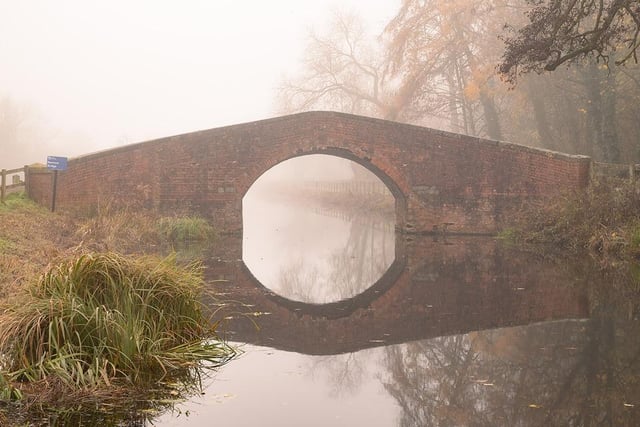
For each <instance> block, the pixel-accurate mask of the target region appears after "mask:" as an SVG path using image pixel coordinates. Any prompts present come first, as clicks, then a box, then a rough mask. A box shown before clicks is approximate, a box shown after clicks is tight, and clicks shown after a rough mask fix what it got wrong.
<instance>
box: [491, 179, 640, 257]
mask: <svg viewBox="0 0 640 427" xmlns="http://www.w3.org/2000/svg"><path fill="white" fill-rule="evenodd" d="M499 237H501V238H503V239H505V240H509V241H512V242H514V243H516V244H519V245H526V246H529V247H531V248H534V249H535V250H543V251H544V250H545V248H551V249H552V250H554V251H558V250H560V251H564V252H567V253H571V254H575V253H581V252H584V251H585V250H588V251H589V253H591V254H592V255H593V256H594V257H595V258H596V259H597V260H598V261H599V262H600V264H601V265H602V266H604V267H616V266H617V265H618V264H620V263H625V262H634V261H635V262H637V261H640V183H638V182H629V181H627V180H621V179H613V178H609V179H600V180H598V181H597V182H593V183H592V184H591V185H590V186H589V188H588V189H587V191H585V192H583V193H575V194H568V195H564V196H563V197H558V198H556V199H554V200H551V201H547V202H546V203H545V204H542V205H534V206H527V207H526V209H525V210H523V211H522V212H521V214H520V215H519V217H518V218H517V219H516V220H515V221H514V225H513V226H512V227H510V228H507V229H505V230H503V232H502V233H501V234H500V236H499Z"/></svg>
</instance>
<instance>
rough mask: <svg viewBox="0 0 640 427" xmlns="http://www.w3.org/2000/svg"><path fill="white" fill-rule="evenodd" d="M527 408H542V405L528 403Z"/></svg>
mask: <svg viewBox="0 0 640 427" xmlns="http://www.w3.org/2000/svg"><path fill="white" fill-rule="evenodd" d="M529 408H533V409H540V408H542V406H540V405H536V404H535V403H530V404H529Z"/></svg>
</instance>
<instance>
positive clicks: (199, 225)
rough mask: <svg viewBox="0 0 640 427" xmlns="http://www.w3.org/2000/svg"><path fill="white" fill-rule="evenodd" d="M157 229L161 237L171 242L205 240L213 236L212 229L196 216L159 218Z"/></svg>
mask: <svg viewBox="0 0 640 427" xmlns="http://www.w3.org/2000/svg"><path fill="white" fill-rule="evenodd" d="M158 229H159V230H160V235H161V236H163V237H164V238H165V239H167V240H170V241H172V242H186V241H193V240H207V239H209V238H211V237H213V236H214V235H215V233H214V230H213V227H211V225H209V223H208V222H207V221H206V220H205V219H204V218H200V217H196V216H186V217H164V218H161V219H160V220H159V221H158Z"/></svg>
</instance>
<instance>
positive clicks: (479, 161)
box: [28, 112, 590, 233]
mask: <svg viewBox="0 0 640 427" xmlns="http://www.w3.org/2000/svg"><path fill="white" fill-rule="evenodd" d="M318 153H321V154H331V155H336V156H339V157H344V158H347V159H350V160H353V161H356V162H358V163H359V164H361V165H363V166H365V167H366V168H368V169H369V170H371V171H372V172H373V173H374V174H376V175H377V176H378V177H379V178H380V179H381V180H382V181H383V182H385V184H387V186H388V187H389V188H390V190H391V192H392V193H393V194H394V196H395V197H396V218H397V226H398V228H399V229H401V230H403V231H407V232H414V231H415V232H428V231H432V230H434V229H437V228H439V227H442V225H443V224H445V223H448V224H450V225H449V226H448V230H449V231H451V232H461V233H491V232H494V231H496V230H497V229H498V228H499V227H500V224H501V223H503V222H504V221H505V220H506V219H507V218H508V215H509V214H510V212H512V211H513V210H514V209H516V208H517V207H518V206H519V205H520V203H521V202H522V201H523V200H525V199H532V198H543V197H547V196H550V195H553V194H557V193H558V192H560V191H572V190H578V189H582V188H584V187H586V185H587V184H588V176H589V165H590V159H589V158H587V157H584V156H570V155H565V154H561V153H554V152H550V151H545V150H538V149H533V148H528V147H523V146H518V145H514V144H508V143H503V142H497V141H490V140H483V139H479V138H473V137H467V136H463V135H458V134H452V133H448V132H442V131H437V130H433V129H429V128H423V127H418V126H412V125H406V124H401V123H396V122H389V121H384V120H378V119H373V118H367V117H360V116H353V115H348V114H342V113H333V112H308V113H300V114H295V115H290V116H284V117H278V118H273V119H268V120H263V121H258V122H252V123H245V124H240V125H234V126H227V127H222V128H216V129H211V130H205V131H200V132H193V133H188V134H184V135H178V136H173V137H168V138H162V139H158V140H153V141H147V142H142V143H138V144H132V145H128V146H124V147H120V148H116V149H113V150H108V151H103V152H99V153H94V154H90V155H86V156H82V157H78V158H75V159H70V160H69V162H68V169H67V170H66V171H64V172H60V173H59V178H58V196H57V201H56V206H57V208H58V209H94V208H96V207H97V206H100V205H105V204H111V205H114V204H115V205H134V206H139V207H144V208H153V209H157V210H159V211H161V212H164V213H167V214H172V213H198V214H200V215H204V216H206V217H209V218H211V220H212V221H213V223H214V224H215V225H216V226H217V228H218V229H220V230H224V231H230V232H234V231H240V230H241V229H242V197H243V196H244V194H245V193H246V192H247V190H248V189H249V188H250V186H251V185H252V184H253V183H254V182H255V181H256V180H257V179H258V178H259V177H260V175H262V174H263V173H264V172H266V171H267V170H269V169H270V168H271V167H273V166H275V165H276V164H278V163H280V162H282V161H284V160H287V159H290V158H293V157H296V156H301V155H306V154H318ZM29 175H30V176H29V189H28V194H29V195H30V197H31V198H33V199H34V200H36V201H38V202H39V203H42V204H45V205H47V204H50V194H51V190H50V188H51V175H50V174H46V173H43V171H42V170H37V169H30V174H29Z"/></svg>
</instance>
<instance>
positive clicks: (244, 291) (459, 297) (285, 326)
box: [205, 233, 589, 354]
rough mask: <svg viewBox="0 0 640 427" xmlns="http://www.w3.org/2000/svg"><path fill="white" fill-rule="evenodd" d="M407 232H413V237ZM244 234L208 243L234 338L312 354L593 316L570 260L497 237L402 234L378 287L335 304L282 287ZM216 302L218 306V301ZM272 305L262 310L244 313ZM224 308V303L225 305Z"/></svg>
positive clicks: (210, 275) (210, 273)
mask: <svg viewBox="0 0 640 427" xmlns="http://www.w3.org/2000/svg"><path fill="white" fill-rule="evenodd" d="M407 237H410V238H409V239H407ZM241 247H242V239H241V237H239V236H226V237H225V238H224V240H223V241H221V242H216V245H215V248H213V249H211V252H209V253H208V255H209V261H208V262H206V266H207V268H206V270H205V271H206V273H205V274H206V276H207V279H208V280H209V281H210V283H211V285H210V286H211V287H212V288H213V290H214V291H216V292H218V293H220V292H222V293H223V295H224V296H223V297H222V298H223V299H224V300H225V301H241V302H242V303H244V304H246V306H245V307H243V306H241V305H239V304H237V305H231V306H225V307H223V308H222V310H223V312H224V310H226V312H227V313H228V314H230V315H231V316H232V318H231V319H230V320H228V321H227V324H226V325H225V327H224V328H223V329H224V330H225V331H227V333H228V336H227V338H228V339H230V340H233V341H238V342H244V343H251V344H256V345H262V346H268V347H272V348H277V349H281V350H287V351H296V352H300V353H305V354H341V353H347V352H353V351H357V350H360V349H364V348H370V347H377V346H381V345H389V344H397V343H405V342H409V341H414V340H421V339H429V338H434V337H439V336H449V335H455V334H463V333H468V332H472V331H479V330H484V329H494V328H501V327H508V326H516V325H527V324H530V323H533V322H541V321H549V320H556V319H567V318H586V317H588V316H589V303H588V298H587V295H586V289H587V287H586V286H580V284H579V283H577V282H579V279H578V278H576V276H575V274H574V272H572V271H570V270H569V269H560V268H558V265H557V264H555V263H553V262H549V261H545V260H542V259H535V258H532V257H531V255H530V254H526V253H522V252H519V251H517V250H515V249H505V248H501V247H500V246H499V245H498V244H497V243H496V241H495V240H494V239H486V238H479V237H473V236H466V237H464V238H462V237H456V238H451V239H449V240H448V241H442V239H441V238H440V241H437V240H434V238H433V237H431V236H407V235H403V234H398V233H397V234H396V259H395V261H394V263H393V264H392V266H391V267H390V268H389V270H388V271H387V272H386V273H385V274H384V275H383V276H382V277H381V278H380V280H378V281H377V282H376V283H374V284H373V285H372V286H371V287H370V288H368V289H367V290H365V291H364V292H362V293H361V294H359V295H356V296H354V297H352V298H349V299H346V300H342V301H339V302H335V303H329V304H308V303H302V302H297V301H293V300H290V299H287V298H284V297H282V296H279V295H277V294H275V293H273V292H272V291H270V290H269V289H267V288H265V287H264V286H263V285H262V284H260V282H259V281H258V280H257V279H256V278H254V276H253V275H252V274H251V272H250V271H249V269H248V268H247V267H246V265H245V264H244V262H243V261H241V260H240V257H241V250H242V249H241ZM211 307H212V308H213V309H216V308H218V307H217V306H216V303H215V302H211ZM251 312H263V313H268V314H264V315H262V316H258V317H252V316H246V315H239V314H238V313H245V314H246V313H251ZM216 315H217V317H219V316H220V315H221V311H218V312H217V313H216Z"/></svg>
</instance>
